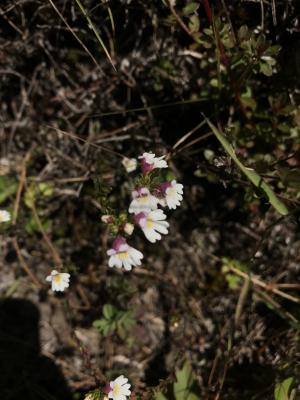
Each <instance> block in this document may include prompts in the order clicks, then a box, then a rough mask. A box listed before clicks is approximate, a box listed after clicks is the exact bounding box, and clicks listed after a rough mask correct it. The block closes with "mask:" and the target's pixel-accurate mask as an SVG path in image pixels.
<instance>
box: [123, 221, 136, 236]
mask: <svg viewBox="0 0 300 400" xmlns="http://www.w3.org/2000/svg"><path fill="white" fill-rule="evenodd" d="M123 230H124V232H125V233H127V235H129V236H130V235H132V232H133V231H134V225H133V224H131V223H130V222H126V224H125V225H124V227H123Z"/></svg>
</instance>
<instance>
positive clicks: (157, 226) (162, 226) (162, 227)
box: [154, 221, 169, 235]
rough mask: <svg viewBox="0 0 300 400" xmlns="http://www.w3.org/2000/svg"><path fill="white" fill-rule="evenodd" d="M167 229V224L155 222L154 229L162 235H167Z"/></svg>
mask: <svg viewBox="0 0 300 400" xmlns="http://www.w3.org/2000/svg"><path fill="white" fill-rule="evenodd" d="M168 227H169V223H168V222H166V221H159V222H156V223H155V225H154V229H155V230H156V231H158V232H160V233H162V234H164V235H167V234H168Z"/></svg>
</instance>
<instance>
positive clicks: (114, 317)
mask: <svg viewBox="0 0 300 400" xmlns="http://www.w3.org/2000/svg"><path fill="white" fill-rule="evenodd" d="M102 312H103V317H102V318H101V319H98V320H96V321H94V323H93V326H94V327H95V328H97V329H98V330H99V331H100V332H101V333H102V334H103V335H104V336H107V335H109V334H110V333H114V332H116V333H117V334H118V335H119V336H120V338H121V339H125V337H126V335H127V333H128V331H129V330H130V329H131V328H132V326H133V325H135V323H136V321H135V319H134V317H133V313H132V311H123V310H118V309H117V308H116V307H114V306H113V305H112V304H105V305H104V306H103V309H102Z"/></svg>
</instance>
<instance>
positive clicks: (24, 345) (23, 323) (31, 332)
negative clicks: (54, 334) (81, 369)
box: [0, 299, 71, 400]
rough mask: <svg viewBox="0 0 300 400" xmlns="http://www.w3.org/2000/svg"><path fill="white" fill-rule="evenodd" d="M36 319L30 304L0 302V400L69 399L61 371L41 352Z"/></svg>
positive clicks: (36, 315) (35, 312)
mask: <svg viewBox="0 0 300 400" xmlns="http://www.w3.org/2000/svg"><path fill="white" fill-rule="evenodd" d="M39 319H40V314H39V311H38V309H37V307H36V306H35V305H34V304H33V303H31V302H30V301H27V300H23V299H5V300H0V398H1V399H5V400H17V399H18V400H20V399H26V400H67V399H71V392H70V390H69V389H68V387H67V384H66V382H65V380H64V377H63V375H62V373H61V371H60V369H59V368H58V367H57V366H56V365H55V363H54V362H53V361H52V360H51V359H50V358H48V357H45V356H43V355H41V353H40V339H39Z"/></svg>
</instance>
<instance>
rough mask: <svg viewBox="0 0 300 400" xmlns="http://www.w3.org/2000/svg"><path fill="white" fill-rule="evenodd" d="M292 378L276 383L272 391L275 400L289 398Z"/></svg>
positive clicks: (287, 399)
mask: <svg viewBox="0 0 300 400" xmlns="http://www.w3.org/2000/svg"><path fill="white" fill-rule="evenodd" d="M293 380H294V379H293V377H290V378H287V379H285V380H284V381H282V382H280V383H277V385H276V387H275V391H274V397H275V400H289V392H290V388H291V385H292V383H293Z"/></svg>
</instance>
